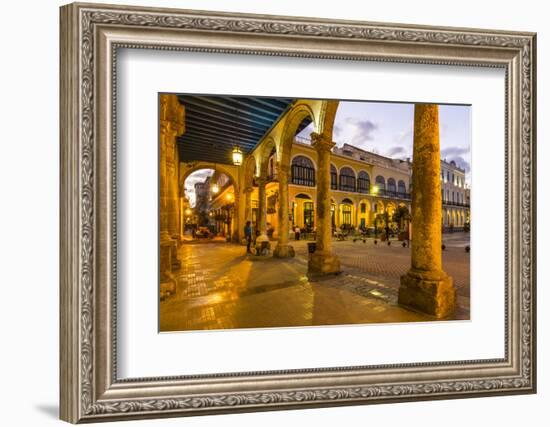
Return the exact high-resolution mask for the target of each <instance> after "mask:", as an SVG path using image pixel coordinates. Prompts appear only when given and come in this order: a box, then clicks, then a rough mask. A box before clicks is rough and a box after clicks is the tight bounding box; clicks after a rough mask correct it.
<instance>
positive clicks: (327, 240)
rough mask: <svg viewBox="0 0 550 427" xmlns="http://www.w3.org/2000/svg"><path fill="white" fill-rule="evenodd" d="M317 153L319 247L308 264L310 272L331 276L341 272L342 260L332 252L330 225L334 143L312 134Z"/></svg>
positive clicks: (313, 145) (324, 137)
mask: <svg viewBox="0 0 550 427" xmlns="http://www.w3.org/2000/svg"><path fill="white" fill-rule="evenodd" d="M311 141H312V144H311V145H312V147H313V148H314V149H315V150H316V151H317V218H316V224H317V246H316V248H315V252H314V253H313V254H312V256H311V258H310V259H309V262H308V272H309V273H313V274H330V273H339V272H340V260H339V259H338V257H337V256H336V255H334V254H332V252H331V243H332V236H331V234H332V233H331V231H332V230H331V223H330V203H331V202H330V150H331V149H332V147H334V145H335V144H334V142H332V141H331V140H330V139H329V138H327V137H326V136H324V135H319V134H317V133H315V132H313V133H312V134H311Z"/></svg>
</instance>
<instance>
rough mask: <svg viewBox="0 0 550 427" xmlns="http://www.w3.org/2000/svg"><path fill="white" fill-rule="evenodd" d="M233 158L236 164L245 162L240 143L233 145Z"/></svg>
mask: <svg viewBox="0 0 550 427" xmlns="http://www.w3.org/2000/svg"><path fill="white" fill-rule="evenodd" d="M231 155H232V158H233V164H234V165H235V166H240V165H241V164H242V163H243V152H242V151H241V149H240V148H239V146H238V145H235V147H233V151H232V152H231Z"/></svg>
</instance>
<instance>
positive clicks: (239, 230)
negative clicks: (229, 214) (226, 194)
mask: <svg viewBox="0 0 550 427" xmlns="http://www.w3.org/2000/svg"><path fill="white" fill-rule="evenodd" d="M241 204H242V198H241V195H240V192H239V191H237V190H236V189H235V194H234V196H233V234H232V236H231V237H232V239H233V241H234V242H235V243H241V241H242V239H243V237H242V236H243V233H244V224H243V223H242V219H243V218H242V216H243V209H242V206H241Z"/></svg>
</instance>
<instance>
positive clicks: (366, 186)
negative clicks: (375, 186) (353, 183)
mask: <svg viewBox="0 0 550 427" xmlns="http://www.w3.org/2000/svg"><path fill="white" fill-rule="evenodd" d="M357 192H358V193H363V194H369V192H370V181H369V180H368V179H364V178H357Z"/></svg>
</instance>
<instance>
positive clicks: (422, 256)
mask: <svg viewBox="0 0 550 427" xmlns="http://www.w3.org/2000/svg"><path fill="white" fill-rule="evenodd" d="M440 162H441V159H440V149H439V112H438V106H437V105H434V104H417V105H415V108H414V147H413V176H412V179H413V194H412V213H411V217H412V224H413V227H412V239H411V243H412V245H411V269H410V270H409V271H408V273H407V274H406V275H404V276H402V277H401V286H400V288H399V298H398V301H399V303H400V304H403V305H406V306H410V307H413V308H415V309H417V310H420V311H422V312H424V313H428V314H431V315H433V316H435V317H437V318H442V317H447V316H449V315H451V314H452V313H453V312H454V309H455V301H456V291H455V288H454V286H453V281H452V278H451V277H449V276H448V275H447V274H446V273H445V272H444V271H443V268H442V260H441V240H442V238H441V181H440V179H439V178H440Z"/></svg>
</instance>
